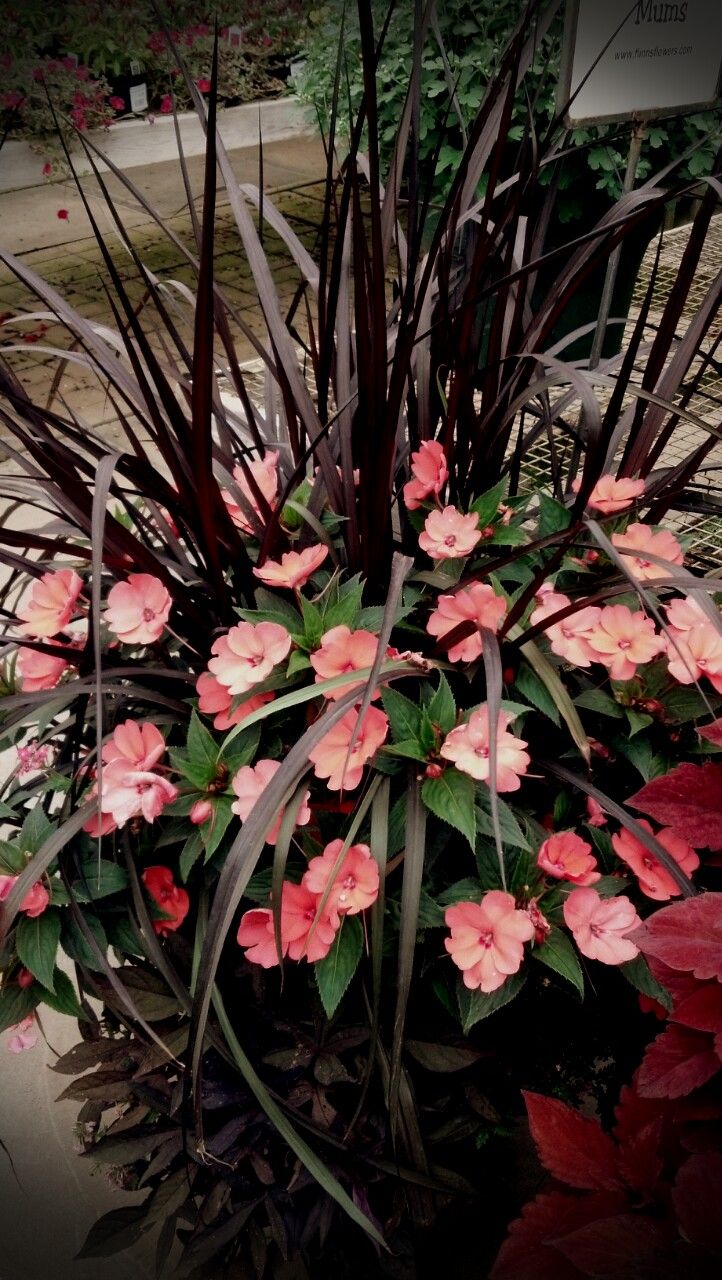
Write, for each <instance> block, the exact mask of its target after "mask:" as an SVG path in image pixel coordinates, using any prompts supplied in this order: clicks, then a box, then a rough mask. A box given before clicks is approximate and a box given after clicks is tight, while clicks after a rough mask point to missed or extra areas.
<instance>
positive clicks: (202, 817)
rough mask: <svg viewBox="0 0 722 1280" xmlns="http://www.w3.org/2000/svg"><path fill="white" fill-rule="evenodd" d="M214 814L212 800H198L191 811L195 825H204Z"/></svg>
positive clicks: (191, 817)
mask: <svg viewBox="0 0 722 1280" xmlns="http://www.w3.org/2000/svg"><path fill="white" fill-rule="evenodd" d="M212 815H213V805H212V804H211V802H210V800H196V802H195V804H194V805H193V808H192V809H191V812H190V820H191V822H192V823H193V825H194V827H202V826H203V823H204V822H207V821H208V819H209V818H210V817H212Z"/></svg>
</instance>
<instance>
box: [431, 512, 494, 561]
mask: <svg viewBox="0 0 722 1280" xmlns="http://www.w3.org/2000/svg"><path fill="white" fill-rule="evenodd" d="M480 537H481V532H480V530H479V517H478V516H477V515H476V514H474V513H473V512H472V513H471V515H468V516H465V515H463V513H462V512H461V511H457V510H456V507H444V509H443V510H442V511H431V512H430V513H429V515H428V516H427V517H426V523H425V525H424V531H423V533H422V534H421V535H420V537H419V546H420V547H421V550H422V551H426V552H427V554H428V555H430V556H431V559H432V560H458V559H460V558H461V557H462V556H468V555H469V553H470V552H471V551H473V550H474V547H475V546H476V544H477V542H478V541H479V539H480Z"/></svg>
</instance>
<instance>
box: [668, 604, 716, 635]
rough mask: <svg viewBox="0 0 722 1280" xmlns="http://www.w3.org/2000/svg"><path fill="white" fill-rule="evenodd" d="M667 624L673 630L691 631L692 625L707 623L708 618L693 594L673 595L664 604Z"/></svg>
mask: <svg viewBox="0 0 722 1280" xmlns="http://www.w3.org/2000/svg"><path fill="white" fill-rule="evenodd" d="M665 611H666V614H667V618H668V619H669V625H670V627H671V629H672V630H673V631H674V632H678V631H680V632H684V631H691V630H692V628H693V627H698V626H699V625H700V624H701V623H703V622H705V623H708V622H709V621H710V619H709V618H708V617H707V614H706V613H705V611H704V609H703V608H702V606H701V604H699V603H698V602H697V601H696V600H695V598H694V596H684V598H680V597H679V596H677V597H675V599H674V600H670V602H669V604H667V605H665Z"/></svg>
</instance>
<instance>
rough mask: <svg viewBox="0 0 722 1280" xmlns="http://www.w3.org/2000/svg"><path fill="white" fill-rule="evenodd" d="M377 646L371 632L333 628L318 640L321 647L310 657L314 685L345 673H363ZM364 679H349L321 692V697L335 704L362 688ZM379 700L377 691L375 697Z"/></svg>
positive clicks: (373, 660)
mask: <svg viewBox="0 0 722 1280" xmlns="http://www.w3.org/2000/svg"><path fill="white" fill-rule="evenodd" d="M378 647H379V639H378V636H375V635H374V634H373V632H372V631H351V630H350V629H349V627H346V626H339V627H332V628H331V630H330V631H327V632H326V634H325V636H323V638H322V640H321V647H320V648H319V649H316V651H315V653H312V654H310V655H309V656H310V659H311V666H312V667H313V669H314V671H315V672H316V684H318V683H319V682H320V681H322V680H332V679H333V677H334V676H340V675H343V674H344V672H346V671H363V670H365V669H366V668H368V667H372V666H373V664H374V662H375V660H376V653H377V651H378ZM365 683H366V681H365V680H349V682H348V684H343V685H340V686H339V687H338V689H324V690H323V691H322V692H323V696H324V698H328V699H329V701H330V702H337V701H338V699H339V698H342V697H343V695H344V694H345V693H349V691H350V690H351V689H362V688H363V686H364V684H365ZM374 696H375V697H378V696H379V694H378V692H377V693H376V694H375V695H374Z"/></svg>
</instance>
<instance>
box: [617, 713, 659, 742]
mask: <svg viewBox="0 0 722 1280" xmlns="http://www.w3.org/2000/svg"><path fill="white" fill-rule="evenodd" d="M624 714H625V715H626V717H627V722H628V724H629V736H630V738H634V737H635V736H636V734H638V733H641V731H642V729H646V728H648V727H649V725H650V724H653V723H654V719H653V717H652V716H649V715H647V714H646V713H642V712H640V711H633V710H632V708H631V707H625V708H624Z"/></svg>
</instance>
